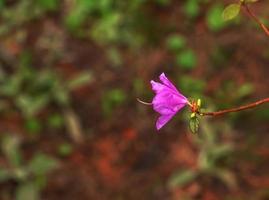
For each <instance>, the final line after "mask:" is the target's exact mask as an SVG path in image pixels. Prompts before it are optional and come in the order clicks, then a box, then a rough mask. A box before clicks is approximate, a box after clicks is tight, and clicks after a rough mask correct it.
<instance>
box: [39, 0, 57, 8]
mask: <svg viewBox="0 0 269 200" xmlns="http://www.w3.org/2000/svg"><path fill="white" fill-rule="evenodd" d="M37 3H38V4H39V6H41V8H42V9H44V10H56V9H57V7H58V3H59V2H58V0H38V1H37Z"/></svg>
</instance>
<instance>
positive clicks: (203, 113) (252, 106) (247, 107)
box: [196, 98, 269, 117]
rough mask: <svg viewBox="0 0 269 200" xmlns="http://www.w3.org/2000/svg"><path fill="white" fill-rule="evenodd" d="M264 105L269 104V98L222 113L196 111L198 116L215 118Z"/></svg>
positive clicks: (222, 111)
mask: <svg viewBox="0 0 269 200" xmlns="http://www.w3.org/2000/svg"><path fill="white" fill-rule="evenodd" d="M264 103H269V98H266V99H262V100H259V101H256V102H253V103H250V104H247V105H244V106H240V107H237V108H231V109H225V110H220V111H216V112H200V111H196V112H197V114H199V115H201V116H212V117H215V116H219V115H223V114H226V113H231V112H238V111H241V110H247V109H250V108H254V107H256V106H258V105H261V104H264Z"/></svg>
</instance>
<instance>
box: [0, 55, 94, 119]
mask: <svg viewBox="0 0 269 200" xmlns="http://www.w3.org/2000/svg"><path fill="white" fill-rule="evenodd" d="M30 60H31V59H30V57H29V55H28V54H22V56H21V62H20V66H19V67H18V68H17V69H15V71H14V73H12V74H9V73H4V72H3V74H2V77H1V80H0V95H1V96H3V97H5V98H7V99H11V100H12V101H14V105H15V106H16V107H17V108H18V109H19V110H20V111H21V112H22V114H23V116H24V117H25V118H31V117H32V116H35V115H36V114H38V113H39V112H40V111H42V110H43V109H44V108H46V107H47V106H48V105H49V104H50V103H56V104H57V105H58V106H60V107H65V106H67V105H69V104H70V92H71V91H72V90H75V89H76V88H78V87H81V86H82V85H85V84H87V83H88V82H89V81H91V80H92V79H91V77H92V76H91V73H90V72H88V71H86V72H84V73H83V72H82V73H81V74H78V75H77V76H76V77H74V78H73V79H71V80H64V79H63V78H62V77H61V76H59V75H58V74H57V73H55V72H54V71H53V70H52V69H50V68H47V69H43V70H36V69H35V68H33V67H31V61H30ZM33 83H34V84H33Z"/></svg>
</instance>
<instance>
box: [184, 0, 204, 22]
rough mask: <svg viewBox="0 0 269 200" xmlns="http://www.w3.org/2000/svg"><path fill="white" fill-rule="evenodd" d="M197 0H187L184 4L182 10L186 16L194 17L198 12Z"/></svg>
mask: <svg viewBox="0 0 269 200" xmlns="http://www.w3.org/2000/svg"><path fill="white" fill-rule="evenodd" d="M199 10H200V8H199V1H197V0H187V2H186V4H185V5H184V11H185V13H186V14H187V16H188V17H192V18H193V17H196V16H197V15H198V14H199Z"/></svg>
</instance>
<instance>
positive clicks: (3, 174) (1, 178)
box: [0, 168, 12, 183]
mask: <svg viewBox="0 0 269 200" xmlns="http://www.w3.org/2000/svg"><path fill="white" fill-rule="evenodd" d="M11 177H12V175H11V173H10V171H9V170H6V169H3V168H0V183H3V182H5V181H7V180H8V179H10V178H11Z"/></svg>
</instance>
